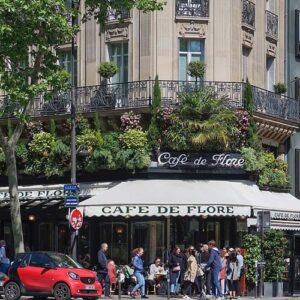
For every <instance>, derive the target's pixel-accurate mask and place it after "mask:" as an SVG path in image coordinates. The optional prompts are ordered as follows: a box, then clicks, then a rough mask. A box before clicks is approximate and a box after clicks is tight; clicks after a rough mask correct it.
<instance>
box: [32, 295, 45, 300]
mask: <svg viewBox="0 0 300 300" xmlns="http://www.w3.org/2000/svg"><path fill="white" fill-rule="evenodd" d="M33 299H34V300H47V299H48V297H42V296H41V297H39V296H34V297H33Z"/></svg>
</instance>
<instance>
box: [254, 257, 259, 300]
mask: <svg viewBox="0 0 300 300" xmlns="http://www.w3.org/2000/svg"><path fill="white" fill-rule="evenodd" d="M257 289H258V269H257V260H256V261H255V291H254V297H255V298H257Z"/></svg>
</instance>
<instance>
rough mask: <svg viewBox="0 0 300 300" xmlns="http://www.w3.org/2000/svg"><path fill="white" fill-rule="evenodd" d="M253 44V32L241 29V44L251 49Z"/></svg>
mask: <svg viewBox="0 0 300 300" xmlns="http://www.w3.org/2000/svg"><path fill="white" fill-rule="evenodd" d="M253 42H254V31H253V30H250V29H248V28H245V27H243V29H242V44H243V46H245V47H248V48H252V47H253Z"/></svg>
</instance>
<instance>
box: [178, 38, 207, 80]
mask: <svg viewBox="0 0 300 300" xmlns="http://www.w3.org/2000/svg"><path fill="white" fill-rule="evenodd" d="M192 61H204V39H179V80H181V81H194V80H195V78H193V77H191V76H189V75H188V74H187V67H188V65H189V63H190V62H192Z"/></svg>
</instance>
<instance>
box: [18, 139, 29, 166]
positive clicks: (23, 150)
mask: <svg viewBox="0 0 300 300" xmlns="http://www.w3.org/2000/svg"><path fill="white" fill-rule="evenodd" d="M16 159H17V166H18V168H24V166H25V164H26V163H28V149H27V147H26V145H25V144H24V143H19V144H17V147H16Z"/></svg>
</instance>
